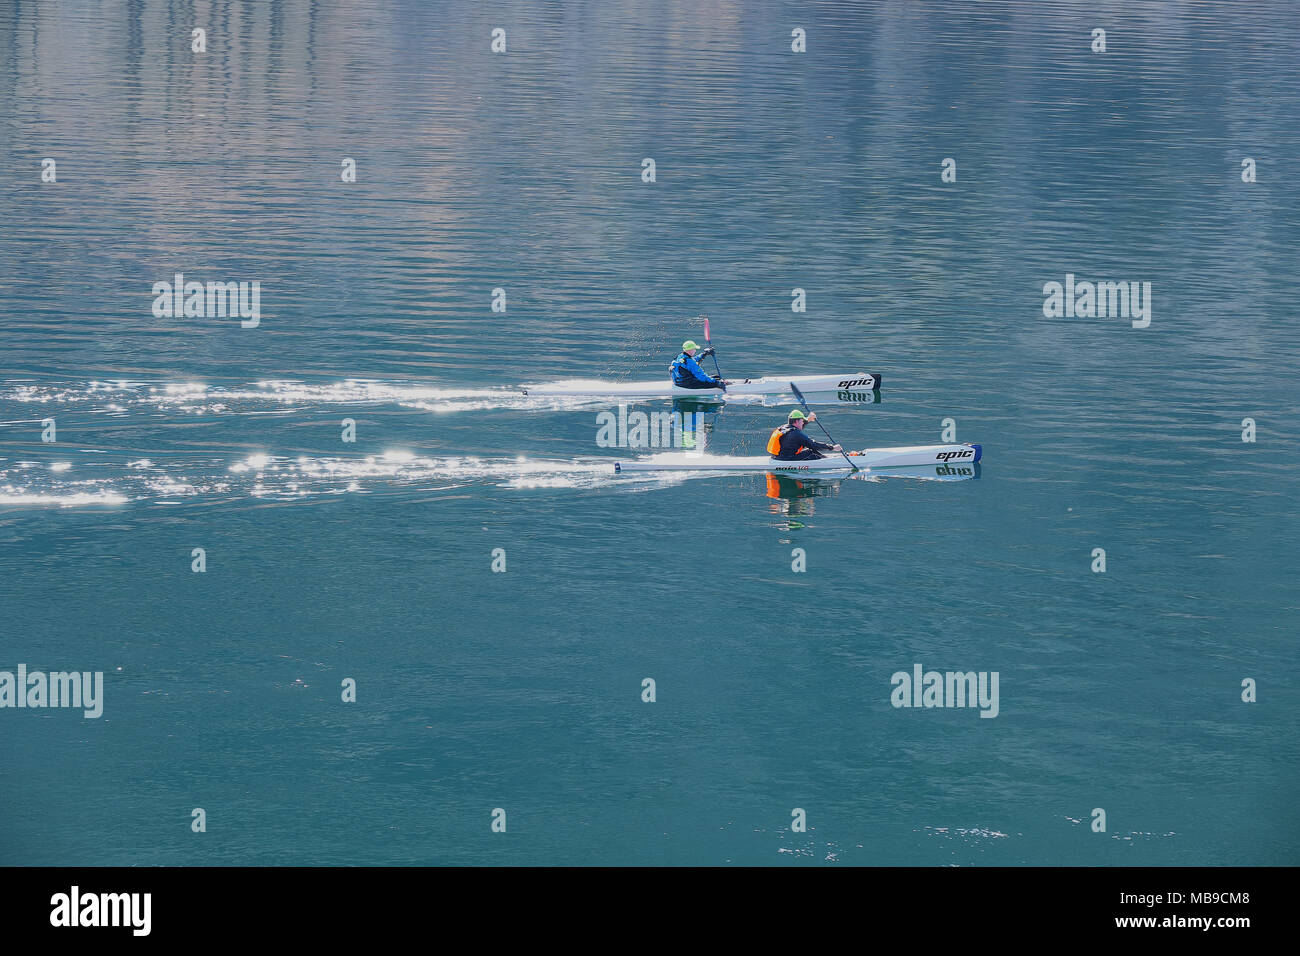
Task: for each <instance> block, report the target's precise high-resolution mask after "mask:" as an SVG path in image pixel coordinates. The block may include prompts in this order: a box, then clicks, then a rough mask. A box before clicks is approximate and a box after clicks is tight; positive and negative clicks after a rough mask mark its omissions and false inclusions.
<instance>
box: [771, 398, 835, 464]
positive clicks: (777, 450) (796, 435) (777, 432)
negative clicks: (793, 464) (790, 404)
mask: <svg viewBox="0 0 1300 956" xmlns="http://www.w3.org/2000/svg"><path fill="white" fill-rule="evenodd" d="M815 421H817V413H816V412H814V413H813V415H812V417H811V418H809V417H808V416H806V415H804V413H803V412H801V411H800V410H799V409H797V408H796V409H795V410H794V411H792V412H791V413H790V417H789V418H788V419H787V420H786V423H785V424H784V425H782V426H781V427H780V428H775V429H773V430H772V437H771V438H769V439H768V440H767V453H768V454H769V455H771V456H772V457H773V458H775V459H776V460H777V461H812V460H813V459H815V458H825V457H826V456H825V455H823V454H822V452H824V451H841V450H842V449H841V448H840V446H839V445H828V444H826V443H825V442H820V441H813V440H812V439H811V438H809V437H808V436H807V435H805V434H804V433H803V426H804V422H815Z"/></svg>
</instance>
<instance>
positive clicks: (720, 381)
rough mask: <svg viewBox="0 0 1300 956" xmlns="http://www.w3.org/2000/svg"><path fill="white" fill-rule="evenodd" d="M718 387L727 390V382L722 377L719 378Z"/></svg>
mask: <svg viewBox="0 0 1300 956" xmlns="http://www.w3.org/2000/svg"><path fill="white" fill-rule="evenodd" d="M718 388H720V389H722V390H723V391H724V392H725V391H726V390H727V383H726V382H724V381H723V380H722V379H718Z"/></svg>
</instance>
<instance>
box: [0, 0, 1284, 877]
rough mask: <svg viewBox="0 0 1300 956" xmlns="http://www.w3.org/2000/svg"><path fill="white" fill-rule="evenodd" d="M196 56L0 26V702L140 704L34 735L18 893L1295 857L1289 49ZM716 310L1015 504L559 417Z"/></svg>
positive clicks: (568, 28) (649, 406)
mask: <svg viewBox="0 0 1300 956" xmlns="http://www.w3.org/2000/svg"><path fill="white" fill-rule="evenodd" d="M203 9H204V12H203V14H202V17H201V18H200V19H199V20H198V21H196V20H195V16H194V13H193V11H192V10H191V9H190V8H189V7H188V6H183V5H175V4H170V3H164V2H154V0H146V2H143V3H139V4H131V5H123V4H118V3H95V4H86V5H56V4H40V5H29V4H0V93H2V94H3V96H2V99H3V102H4V104H5V106H4V108H3V110H0V164H2V166H3V176H0V208H2V209H3V217H2V218H3V227H2V228H0V590H2V591H3V622H4V623H3V642H2V643H0V647H2V648H3V654H2V655H0V670H2V671H15V670H16V668H17V667H18V665H19V664H24V665H26V667H27V668H28V670H31V671H61V670H77V671H102V672H103V673H104V692H103V715H102V717H100V718H98V719H85V718H83V716H82V715H81V713H80V712H79V711H74V710H67V709H59V710H56V709H52V708H47V709H43V710H40V709H34V710H26V709H24V710H17V709H4V710H0V765H3V767H4V771H5V772H4V776H3V785H2V787H3V789H2V790H0V794H2V798H0V863H6V864H62V865H68V864H85V863H90V864H244V863H252V864H362V865H370V864H509V863H523V864H551V863H560V864H631V863H639V864H727V863H730V864H759V865H767V864H816V865H833V864H835V863H839V864H850V865H852V864H886V865H950V864H956V865H963V866H965V865H989V864H1081V865H1165V864H1252V863H1269V864H1295V863H1297V862H1300V819H1298V817H1300V814H1297V810H1296V797H1295V794H1296V789H1297V784H1300V770H1298V763H1297V757H1298V755H1300V744H1298V743H1297V739H1298V736H1297V735H1298V732H1300V680H1298V679H1297V673H1298V671H1297V664H1298V663H1300V661H1298V660H1297V658H1298V656H1300V655H1297V651H1296V636H1297V632H1296V625H1295V617H1296V611H1297V603H1298V602H1297V598H1296V585H1295V582H1296V578H1297V572H1298V571H1300V550H1298V549H1297V542H1298V541H1300V521H1298V520H1297V514H1298V512H1297V505H1296V500H1295V491H1296V482H1295V476H1296V474H1297V470H1298V469H1300V452H1298V451H1297V428H1296V424H1297V421H1300V402H1298V401H1297V398H1296V392H1295V375H1296V369H1297V365H1298V364H1300V362H1298V359H1300V354H1298V352H1300V349H1298V347H1297V344H1298V343H1300V336H1298V335H1297V305H1296V303H1297V301H1300V282H1298V281H1297V278H1296V264H1297V261H1298V260H1297V253H1296V249H1297V245H1298V244H1300V195H1298V193H1300V190H1298V189H1297V178H1296V175H1295V164H1296V157H1297V156H1298V155H1300V120H1297V117H1300V24H1298V21H1297V18H1296V16H1295V10H1294V7H1293V6H1291V5H1290V4H1286V3H1258V4H1248V5H1242V4H1233V3H1200V4H1195V5H1187V4H1182V3H1151V4H1145V5H1142V6H1141V7H1140V8H1136V9H1133V8H1130V6H1129V5H1125V4H1109V5H1103V6H1102V7H1101V8H1098V7H1096V6H1095V5H1091V4H1082V3H1080V4H1072V3H1061V4H1051V5H1043V4H1037V3H1027V2H1026V3H1020V2H1015V3H987V4H960V3H959V4H948V3H945V4H937V3H908V4H901V3H900V4H893V3H890V4H879V5H876V4H864V3H831V2H828V3H819V4H816V5H813V6H805V5H800V4H762V5H759V4H749V5H745V4H737V3H718V4H708V5H704V6H693V5H689V4H686V5H678V6H670V7H665V6H662V5H646V4H638V3H632V2H622V0H620V2H614V3H607V4H597V5H573V4H568V5H566V4H551V5H540V6H539V5H536V4H533V3H525V2H515V3H504V4H494V5H483V4H470V3H459V4H447V5H443V4H424V3H419V2H416V0H403V2H395V3H379V2H373V0H372V2H368V3H352V2H342V0H337V2H302V3H287V4H277V5H265V6H263V5H258V4H243V3H232V2H226V0H216V2H214V3H211V4H207V5H205V7H204V8H203ZM195 27H201V28H203V29H204V30H205V31H206V34H205V41H206V49H205V50H204V51H203V52H194V51H193V50H192V48H191V44H192V37H191V30H192V29H193V28H195ZM496 28H501V29H504V30H505V38H506V50H505V52H504V53H493V52H492V49H491V44H492V31H493V30H494V29H496ZM796 28H802V29H803V30H804V31H806V37H807V40H806V44H807V49H806V52H804V53H795V52H792V50H791V44H792V42H793V40H792V36H791V31H792V30H795V29H796ZM1097 28H1101V29H1104V30H1105V31H1106V36H1105V43H1106V50H1105V52H1104V53H1103V52H1093V50H1092V46H1093V44H1094V42H1095V41H1094V39H1093V36H1092V31H1093V30H1094V29H1097ZM647 158H650V159H653V161H654V180H655V181H654V182H644V181H643V160H645V159H647ZM47 159H52V160H54V163H55V166H54V167H53V170H52V173H53V178H54V179H55V181H53V182H43V181H42V168H43V160H47ZM948 159H951V160H953V161H954V162H955V173H956V178H955V181H945V180H944V178H943V176H942V174H943V172H944V163H945V160H948ZM1248 159H1249V160H1253V164H1254V165H1253V172H1254V181H1251V182H1248V181H1245V179H1243V173H1246V174H1247V176H1246V178H1247V179H1248V178H1250V176H1249V172H1250V168H1248V166H1243V160H1248ZM346 160H352V161H353V162H354V164H355V182H345V181H344V179H343V173H344V171H345V170H344V163H345V161H346ZM950 165H951V164H950ZM1248 165H1249V164H1248ZM46 167H47V169H48V164H46ZM47 178H48V177H47ZM949 179H951V176H950V177H949ZM177 273H182V274H184V276H185V277H186V279H187V280H191V281H201V282H209V281H212V282H250V283H251V282H254V281H256V282H258V283H259V296H260V299H259V315H258V324H257V325H256V327H251V328H244V327H242V326H241V322H240V319H239V318H238V317H230V316H226V317H220V316H188V317H187V316H183V315H182V316H175V315H173V316H170V317H169V316H165V315H164V316H161V317H160V316H156V315H155V314H154V305H155V294H154V291H153V287H154V284H155V283H158V282H164V281H166V282H170V281H172V279H173V276H174V275H175V274H177ZM1067 275H1069V276H1073V277H1074V280H1073V281H1075V282H1083V281H1089V282H1121V281H1122V282H1131V283H1150V293H1149V298H1148V299H1146V300H1145V302H1146V304H1147V305H1149V307H1150V312H1149V318H1150V323H1149V325H1147V326H1146V327H1141V328H1135V327H1134V321H1133V320H1132V319H1131V317H1123V316H1118V315H1104V316H1103V315H1094V316H1086V315H1078V314H1075V315H1073V316H1072V317H1067V316H1060V317H1050V318H1049V317H1047V316H1046V315H1045V314H1044V306H1045V300H1046V298H1047V297H1046V295H1045V293H1044V286H1045V285H1046V284H1047V283H1051V282H1059V283H1062V284H1065V283H1066V282H1067ZM1139 288H1140V286H1139ZM497 289H500V290H503V291H504V302H505V310H504V311H503V312H502V311H494V310H493V302H494V296H496V297H497V299H498V301H499V300H500V294H498V293H494V290H497ZM795 289H802V290H804V292H805V295H806V311H805V312H802V313H796V312H793V311H792V307H791V303H792V301H793V300H792V295H793V290H795ZM700 313H707V314H708V315H709V316H710V318H711V325H712V333H713V343H714V345H715V346H716V347H717V350H718V351H717V358H718V361H719V365H720V367H721V369H722V371H723V373H724V374H725V375H727V376H730V377H741V376H750V375H752V376H758V375H764V374H778V373H785V372H796V371H797V372H804V373H813V372H832V373H838V372H845V373H852V372H859V371H872V372H880V373H882V374H883V376H884V388H883V389H882V390H881V393H880V395H879V399H880V400H879V401H878V402H867V401H848V402H840V401H838V400H834V399H833V398H832V400H831V401H823V402H821V403H819V404H818V410H819V411H820V412H821V414H822V415H823V421H824V424H825V425H826V426H827V427H828V428H829V429H830V431H831V432H832V433H833V434H834V435H835V437H836V439H837V440H839V441H841V442H842V443H843V444H844V445H845V446H847V447H856V448H860V447H877V446H889V445H910V444H928V443H937V442H940V441H941V440H943V432H944V430H945V427H949V428H950V429H952V430H955V433H956V437H957V440H959V441H977V442H981V443H982V444H983V446H984V450H985V459H984V461H983V463H982V464H981V467H980V470H979V472H978V474H977V475H971V476H970V477H966V478H964V479H962V478H960V476H959V480H945V481H939V480H925V479H924V478H923V477H915V476H911V477H892V476H890V477H882V476H880V475H865V476H864V475H858V476H855V477H853V478H849V479H837V480H823V481H805V482H803V483H802V484H800V483H795V482H790V481H786V482H782V483H778V484H777V486H775V487H773V486H771V485H770V484H769V482H767V480H766V479H765V478H764V477H763V476H762V475H750V476H710V477H695V476H682V475H662V474H660V475H644V476H640V477H634V476H629V475H622V476H615V475H614V474H613V469H612V466H611V462H612V461H613V460H615V459H616V458H618V457H620V456H623V457H626V456H629V455H635V454H637V452H636V451H629V450H628V449H616V448H605V447H600V446H599V445H598V444H597V434H598V426H597V416H598V414H599V413H600V412H602V411H606V410H609V409H612V408H615V407H616V405H615V403H612V402H610V401H609V400H602V399H599V398H546V397H541V396H534V395H524V394H522V392H521V391H520V389H519V388H518V387H517V386H518V385H519V384H521V383H533V382H545V381H552V380H562V379H576V378H604V379H619V380H635V379H659V378H663V377H665V375H666V367H667V364H668V363H669V361H670V360H671V359H672V358H673V356H674V355H675V354H676V350H677V347H678V346H679V344H680V343H681V341H682V340H683V339H684V338H687V337H692V338H695V339H701V338H702V334H703V329H702V324H701V323H700V321H699V320H698V319H697V318H696V317H697V316H698V315H699V314H700ZM250 321H251V320H250ZM1139 324H1141V323H1140V322H1139ZM706 364H708V366H709V367H710V368H711V367H712V363H711V362H709V363H706ZM867 397H870V396H867ZM670 408H671V406H670V405H669V404H668V403H667V402H655V401H642V402H638V403H635V404H634V405H633V406H631V408H630V411H642V412H646V413H649V412H655V411H668V410H670ZM789 408H790V404H789V400H788V399H787V400H785V401H782V400H780V398H779V397H772V398H769V399H767V400H765V401H764V400H760V399H739V398H738V399H737V400H735V401H733V402H730V403H728V404H727V405H726V406H725V407H723V408H715V409H712V410H710V411H709V412H708V413H707V414H706V416H705V420H704V421H705V425H704V427H705V433H704V440H705V442H706V443H707V447H708V449H709V450H711V451H714V452H718V451H721V452H731V451H737V452H740V451H742V450H747V451H748V452H749V453H751V454H758V453H761V449H762V446H763V444H764V442H765V441H766V438H767V435H768V432H769V431H770V430H771V429H772V428H773V427H774V426H775V425H777V424H779V423H780V422H781V421H782V420H784V418H785V415H786V412H787V411H788V410H789ZM946 419H951V420H952V423H951V424H950V425H948V426H946V425H945V420H946ZM1244 419H1251V420H1253V422H1254V423H1255V425H1254V429H1255V430H1254V436H1253V437H1254V440H1253V441H1243V433H1244V431H1245V429H1246V428H1247V426H1244V425H1243V420H1244ZM49 420H53V423H54V435H53V436H52V437H54V438H55V439H56V440H55V441H53V442H49V441H43V440H42V433H43V432H46V433H48V428H49V427H48V426H47V425H46V424H45V423H46V422H47V421H49ZM345 420H351V421H352V422H353V423H354V427H355V441H354V442H348V441H344V440H343V438H344V429H345V425H344V422H345ZM934 477H935V476H933V475H932V476H931V479H933V478H934ZM196 548H201V549H203V550H204V555H205V561H206V570H205V571H204V572H203V573H195V572H194V571H193V570H192V562H193V561H194V558H193V556H192V555H193V552H194V549H196ZM497 549H500V550H499V551H498V550H497ZM797 549H802V550H801V551H798V550H797ZM1095 549H1103V550H1104V552H1105V555H1104V560H1105V570H1104V572H1096V571H1094V570H1093V569H1094V567H1097V566H1098V563H1097V558H1096V557H1095V555H1096V552H1095ZM494 552H496V554H497V556H498V558H497V560H498V563H499V562H500V561H502V560H503V561H504V562H505V568H506V570H505V573H498V572H494V571H493V570H492V564H493V561H494V557H493V555H494ZM800 560H802V561H803V562H805V563H806V570H805V571H803V572H802V573H800V572H796V571H794V570H793V569H792V568H793V565H794V564H795V562H797V561H800ZM916 665H920V666H921V667H922V668H923V669H924V670H926V671H929V670H935V671H939V672H948V671H960V672H965V671H976V672H987V673H992V672H997V674H998V675H999V683H998V687H999V700H998V712H997V716H996V717H995V718H992V719H984V718H981V716H980V710H979V709H978V708H970V707H966V708H920V709H915V708H896V707H894V706H893V705H892V704H891V692H892V691H893V683H892V675H894V674H895V673H896V672H899V671H903V672H907V673H909V674H910V673H911V672H912V670H913V668H914V667H915V666H916ZM349 678H350V679H352V680H354V681H355V682H356V701H355V702H354V703H345V702H344V701H343V700H342V699H341V696H342V682H343V681H345V680H346V679H349ZM647 678H649V679H652V680H653V681H654V682H655V684H654V687H655V697H656V699H655V700H654V702H653V703H649V702H645V701H643V699H642V692H643V691H642V688H643V681H644V680H645V679H647ZM1247 680H1250V681H1253V682H1255V685H1256V691H1255V694H1256V696H1257V700H1256V701H1255V702H1253V703H1247V702H1243V700H1242V695H1243V681H1247ZM195 808H202V809H203V810H204V811H205V812H206V824H207V829H206V832H205V833H195V832H192V830H191V819H192V817H191V814H192V811H193V810H194V809H195ZM496 808H501V809H503V810H504V811H505V813H506V819H507V832H506V833H504V834H502V833H493V832H492V830H491V824H492V814H493V810H494V809H496ZM796 808H797V809H800V810H803V811H805V813H806V817H807V829H806V831H803V832H801V831H800V829H799V828H797V827H795V826H793V821H794V815H793V813H794V811H795V810H796ZM1095 808H1101V809H1103V810H1104V811H1105V814H1106V820H1105V824H1106V829H1105V832H1104V833H1100V832H1093V829H1092V826H1091V824H1092V821H1093V811H1094V809H1095Z"/></svg>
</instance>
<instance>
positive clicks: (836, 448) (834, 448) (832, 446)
mask: <svg viewBox="0 0 1300 956" xmlns="http://www.w3.org/2000/svg"><path fill="white" fill-rule="evenodd" d="M843 450H844V449H843V448H841V447H840V446H839V445H831V451H843Z"/></svg>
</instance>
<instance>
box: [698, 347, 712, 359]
mask: <svg viewBox="0 0 1300 956" xmlns="http://www.w3.org/2000/svg"><path fill="white" fill-rule="evenodd" d="M712 354H713V349H711V348H707V349H705V350H704V351H703V352H701V353H700V358H708V357H709V356H710V355H712Z"/></svg>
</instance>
